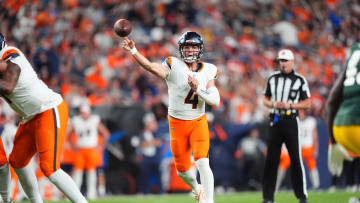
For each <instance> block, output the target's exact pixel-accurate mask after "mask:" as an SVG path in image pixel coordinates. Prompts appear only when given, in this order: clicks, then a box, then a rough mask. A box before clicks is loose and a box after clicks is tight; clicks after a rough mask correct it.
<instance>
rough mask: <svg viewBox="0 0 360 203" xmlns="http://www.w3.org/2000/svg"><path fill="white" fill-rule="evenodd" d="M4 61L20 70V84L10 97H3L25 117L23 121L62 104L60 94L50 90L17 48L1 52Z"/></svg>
mask: <svg viewBox="0 0 360 203" xmlns="http://www.w3.org/2000/svg"><path fill="white" fill-rule="evenodd" d="M0 57H1V59H2V60H3V61H9V60H10V61H11V62H12V63H15V64H17V65H18V66H19V67H20V69H21V72H20V75H19V79H18V82H17V84H16V86H15V88H14V90H13V92H12V93H11V94H9V95H1V96H2V97H3V98H4V99H5V100H6V101H7V102H8V103H9V105H10V106H11V108H12V109H14V111H16V112H17V113H19V114H20V115H21V116H23V121H28V120H30V119H31V118H32V117H33V116H34V115H36V114H39V113H42V112H44V111H46V110H48V109H51V108H54V107H56V106H57V105H59V104H60V103H61V102H62V97H61V96H60V94H57V93H55V92H54V91H52V90H51V89H49V88H48V87H47V86H46V84H45V83H44V82H43V81H42V80H40V79H39V78H38V76H37V74H36V72H35V71H34V69H33V68H32V66H31V64H30V63H29V61H28V60H27V59H26V57H25V56H24V54H23V53H22V52H21V51H20V50H19V49H17V48H16V47H12V46H6V47H5V48H3V49H2V50H1V51H0Z"/></svg>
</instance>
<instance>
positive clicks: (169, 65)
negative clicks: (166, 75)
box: [166, 57, 172, 69]
mask: <svg viewBox="0 0 360 203" xmlns="http://www.w3.org/2000/svg"><path fill="white" fill-rule="evenodd" d="M171 62H172V61H171V57H168V58H167V59H166V64H167V65H168V67H169V68H170V69H171Z"/></svg>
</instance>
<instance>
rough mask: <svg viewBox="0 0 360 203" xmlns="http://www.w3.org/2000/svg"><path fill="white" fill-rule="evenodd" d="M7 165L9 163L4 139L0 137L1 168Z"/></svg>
mask: <svg viewBox="0 0 360 203" xmlns="http://www.w3.org/2000/svg"><path fill="white" fill-rule="evenodd" d="M6 163H7V158H6V153H5V149H4V145H3V142H2V139H1V137H0V166H2V165H4V164H6Z"/></svg>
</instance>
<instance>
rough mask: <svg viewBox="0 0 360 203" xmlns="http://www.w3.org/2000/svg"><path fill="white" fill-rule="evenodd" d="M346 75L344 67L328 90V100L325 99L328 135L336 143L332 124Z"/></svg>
mask: <svg viewBox="0 0 360 203" xmlns="http://www.w3.org/2000/svg"><path fill="white" fill-rule="evenodd" d="M345 76H346V69H344V70H343V72H342V73H341V74H340V76H339V78H338V79H337V80H336V82H335V84H334V86H333V88H332V89H331V91H330V94H329V97H328V100H327V101H326V108H325V109H326V123H327V125H328V130H329V137H330V141H331V142H332V143H336V141H335V138H334V136H333V130H332V128H333V124H334V119H335V116H336V113H337V111H338V109H339V108H340V105H341V103H342V101H343V84H344V80H345Z"/></svg>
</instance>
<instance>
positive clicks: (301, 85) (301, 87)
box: [264, 71, 310, 116]
mask: <svg viewBox="0 0 360 203" xmlns="http://www.w3.org/2000/svg"><path fill="white" fill-rule="evenodd" d="M264 94H265V96H266V97H268V98H270V99H271V101H273V102H277V101H282V102H286V103H290V104H296V103H299V101H302V100H305V99H308V98H310V90H309V86H308V84H307V81H306V79H305V78H304V77H303V76H302V75H300V74H298V73H296V72H295V71H292V72H291V73H289V74H285V73H282V72H281V71H276V72H274V73H273V74H271V75H270V77H269V79H268V81H267V85H266V89H265V93H264ZM288 111H290V112H286V110H278V109H271V110H270V113H273V114H274V113H275V114H279V115H285V114H286V115H289V113H290V114H291V115H295V116H297V115H298V111H297V110H295V109H291V110H288Z"/></svg>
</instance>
